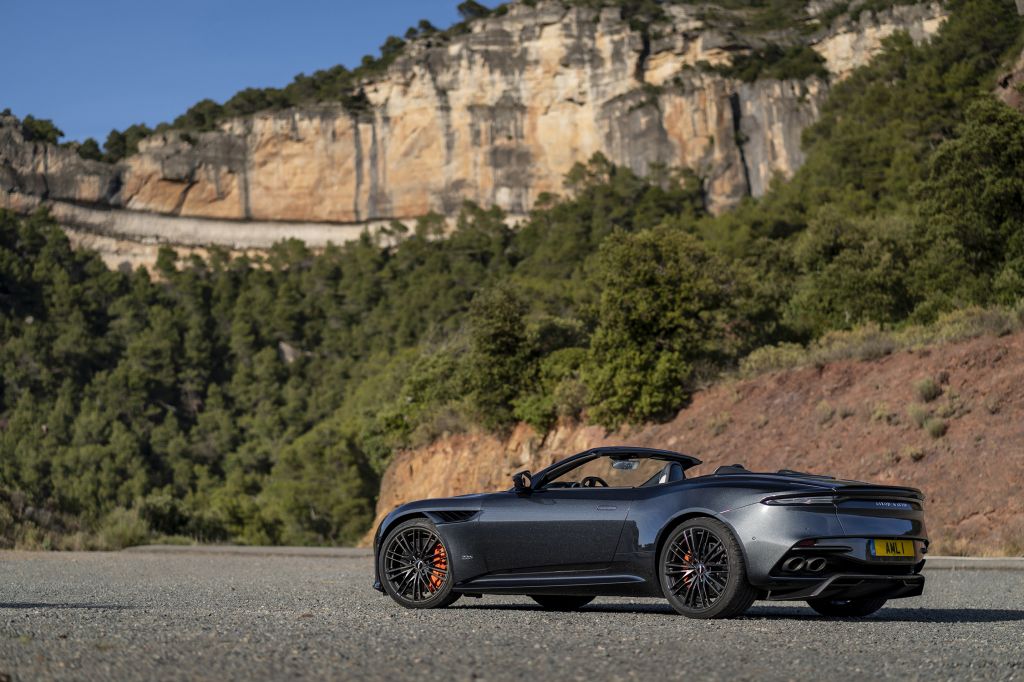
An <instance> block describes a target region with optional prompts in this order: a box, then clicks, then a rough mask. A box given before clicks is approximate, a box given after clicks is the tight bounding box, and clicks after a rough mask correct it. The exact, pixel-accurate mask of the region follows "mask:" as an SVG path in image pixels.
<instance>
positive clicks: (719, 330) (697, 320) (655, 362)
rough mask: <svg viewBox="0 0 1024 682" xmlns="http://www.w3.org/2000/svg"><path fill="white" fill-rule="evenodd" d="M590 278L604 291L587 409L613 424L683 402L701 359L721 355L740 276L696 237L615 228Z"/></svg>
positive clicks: (589, 366) (667, 409)
mask: <svg viewBox="0 0 1024 682" xmlns="http://www.w3.org/2000/svg"><path fill="white" fill-rule="evenodd" d="M592 282H593V284H594V286H596V287H599V288H600V291H601V295H600V300H599V303H598V312H597V328H596V329H595V330H594V334H593V336H592V337H591V341H590V343H591V346H590V355H589V357H588V359H587V365H586V370H585V374H584V377H585V379H586V382H587V385H588V386H589V389H590V401H591V403H590V404H591V408H590V413H589V416H590V417H591V418H592V419H593V420H595V421H597V422H598V423H600V424H604V425H605V426H608V427H615V426H618V425H619V424H621V423H622V422H624V421H629V422H640V421H644V420H648V419H659V418H663V417H665V416H667V415H669V414H670V413H671V412H673V411H674V410H677V409H679V408H680V407H681V406H682V405H683V403H684V402H685V401H686V399H687V397H688V396H689V392H690V390H691V385H690V379H691V377H692V375H693V371H694V368H695V366H696V364H697V363H698V362H700V361H707V360H712V359H715V358H721V357H722V356H723V355H724V354H725V353H724V350H725V349H726V348H727V346H728V343H727V337H728V335H729V329H730V325H731V323H732V322H733V314H732V311H731V308H732V305H731V301H732V299H733V297H734V295H735V293H736V291H735V290H736V288H737V287H738V285H739V283H738V282H737V281H736V279H735V276H734V274H733V272H732V271H731V268H730V267H729V265H728V264H727V263H726V262H724V261H723V260H722V259H720V258H718V257H716V256H715V255H714V254H712V253H710V252H708V251H707V249H705V248H704V247H703V246H702V245H701V244H700V242H699V241H698V240H697V239H696V238H695V237H693V236H691V235H688V234H686V233H684V232H679V231H677V230H671V229H668V228H655V229H652V230H644V231H642V232H638V233H636V234H633V235H615V236H613V237H612V238H610V239H608V240H607V241H606V242H605V243H604V244H603V245H602V248H601V251H600V253H599V256H598V259H597V263H596V267H595V268H594V272H593V277H592Z"/></svg>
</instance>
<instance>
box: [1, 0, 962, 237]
mask: <svg viewBox="0 0 1024 682" xmlns="http://www.w3.org/2000/svg"><path fill="white" fill-rule="evenodd" d="M667 7H668V11H669V12H670V13H671V20H670V22H669V23H668V24H666V25H655V26H652V27H651V28H650V29H649V30H644V31H640V30H635V29H634V28H631V27H630V24H629V23H628V22H627V21H625V20H624V19H623V18H622V17H621V16H620V12H619V10H618V9H604V10H594V9H588V8H580V7H572V8H570V7H566V6H564V5H563V4H562V3H561V2H560V1H559V0H541V1H540V2H538V3H537V4H536V6H534V7H530V6H527V5H525V4H521V3H514V4H512V5H511V6H510V8H509V11H508V12H507V13H506V14H505V15H503V16H499V17H491V18H488V19H484V20H480V21H476V22H474V23H473V24H472V25H471V30H470V32H468V33H466V34H463V35H460V36H455V37H453V38H451V39H450V40H445V41H440V40H433V41H432V40H431V39H419V40H416V41H413V42H412V43H410V44H409V45H408V46H407V47H406V49H405V51H404V52H403V54H402V55H401V56H400V57H399V58H398V59H397V60H396V61H395V62H394V63H393V64H392V65H391V66H390V67H389V69H388V70H387V72H386V74H384V75H383V76H381V77H379V78H378V79H377V80H375V81H373V82H367V83H364V85H363V87H364V91H365V95H366V99H367V100H368V102H369V104H368V105H367V106H366V107H364V108H363V109H361V110H359V111H348V110H346V109H345V108H343V107H342V106H340V105H322V106H316V107H306V108H299V109H287V110H279V111H270V112H265V113H261V114H257V115H254V116H251V117H247V118H243V119H235V120H231V121H227V122H225V123H224V124H223V125H222V126H221V128H220V129H219V130H216V131H214V132H209V133H203V134H200V135H195V136H191V137H190V136H187V135H181V134H179V133H178V132H169V133H165V134H158V135H155V136H153V137H151V138H149V139H148V140H145V141H144V142H143V143H142V144H141V146H140V151H139V153H138V154H136V155H134V156H132V157H130V158H129V159H127V160H126V161H125V162H123V163H121V164H119V165H117V166H109V165H105V164H101V163H96V162H85V161H82V160H80V159H78V157H77V156H76V155H75V154H74V153H73V152H71V151H69V150H64V149H59V148H55V147H52V146H48V145H43V144H39V143H30V142H25V141H24V140H23V139H21V138H20V133H19V132H18V131H17V130H15V129H14V127H13V126H12V125H3V124H2V122H0V125H2V127H0V202H2V203H3V204H5V205H8V206H12V207H15V208H18V209H25V208H26V207H30V206H32V205H34V204H36V203H38V202H39V201H48V202H51V203H61V202H65V203H69V204H76V205H78V206H83V205H87V206H89V207H91V208H93V209H99V212H98V213H88V212H83V211H81V210H79V211H72V210H70V209H69V210H67V211H65V213H66V214H67V217H66V219H67V220H68V221H71V222H72V223H73V224H74V225H75V226H76V227H78V228H79V229H84V230H93V231H96V232H102V233H104V234H106V235H111V236H117V237H127V238H133V237H136V238H139V239H157V240H163V241H168V242H172V243H179V244H187V245H198V244H204V243H220V244H226V245H229V246H234V247H240V248H248V247H254V246H260V245H269V243H271V242H272V241H274V240H275V239H278V238H280V237H281V236H282V235H285V236H298V237H300V238H304V239H306V240H307V241H309V242H311V243H312V244H314V245H316V244H321V243H323V242H326V241H327V240H333V241H343V240H345V239H347V238H349V236H348V234H349V233H348V232H346V231H345V230H343V229H341V228H339V227H337V226H343V225H358V226H361V225H365V224H368V223H372V222H373V221H387V220H391V219H401V220H408V219H413V218H415V217H417V216H420V215H423V214H425V213H427V212H429V211H436V212H439V213H442V214H445V215H448V216H451V215H452V214H454V213H455V212H456V211H457V210H458V208H459V206H460V205H461V203H462V201H463V200H467V199H468V200H471V201H474V202H477V203H479V204H482V205H485V206H490V205H497V206H500V207H502V208H503V209H505V210H506V211H508V212H509V213H510V214H511V215H513V216H516V215H522V214H525V213H526V212H527V211H528V210H529V209H530V207H531V206H532V205H533V203H534V201H535V199H536V198H537V197H538V195H539V194H541V193H542V192H559V191H560V190H561V189H562V179H563V176H564V175H565V173H566V172H567V171H568V170H569V169H570V168H571V167H572V165H573V164H574V163H576V162H578V161H586V160H587V159H588V158H590V157H591V156H592V155H593V154H594V153H597V152H601V153H603V154H604V155H605V156H606V157H608V158H609V159H610V160H611V161H613V162H615V163H617V164H620V165H625V166H628V167H629V168H631V169H633V170H634V171H636V172H638V173H641V174H646V173H647V172H648V171H649V170H650V169H651V168H652V167H653V166H654V165H655V164H664V165H667V166H685V167H687V168H690V169H693V170H694V171H695V172H696V173H697V175H698V176H699V177H700V178H702V179H703V182H704V189H705V193H706V196H707V201H708V206H709V208H710V209H711V210H713V211H721V210H724V209H726V208H729V207H730V206H733V205H734V204H736V203H737V202H738V201H739V200H740V199H742V198H743V197H744V196H747V195H751V194H752V195H754V196H757V195H760V194H762V193H763V192H764V191H765V190H766V188H767V186H768V184H769V182H770V181H771V179H772V177H773V176H774V175H775V174H782V175H784V176H785V175H789V174H791V173H792V172H793V171H794V170H795V169H796V168H797V167H799V165H800V164H801V163H802V161H803V156H802V154H801V151H800V135H801V132H802V131H803V129H804V128H805V127H806V126H807V125H808V124H810V123H811V122H813V121H814V120H815V118H816V117H817V115H818V111H819V107H820V104H821V102H822V101H823V99H824V97H825V96H826V95H827V91H828V82H827V81H825V80H823V79H820V78H817V77H814V78H810V79H807V80H802V81H801V80H787V81H778V80H758V81H754V82H752V83H743V82H739V81H737V80H735V79H731V78H726V77H724V76H722V75H721V74H720V73H718V72H717V71H716V70H715V69H714V66H715V65H723V64H728V63H729V62H730V60H731V59H732V56H733V55H735V54H739V53H743V52H746V51H749V50H750V49H751V48H753V47H757V46H759V45H763V44H764V43H766V42H769V38H770V36H764V35H761V36H749V35H744V34H742V33H741V32H737V31H736V30H734V29H733V28H730V27H729V26H728V25H723V24H721V23H715V24H712V23H710V20H708V19H706V18H705V16H710V14H713V13H710V14H709V13H708V12H706V11H705V9H706V8H701V7H698V6H696V5H694V6H688V5H687V6H684V5H669V6H667ZM825 9H827V3H826V4H822V6H821V7H819V8H817V9H815V6H814V5H809V9H808V12H809V13H810V14H809V15H808V17H804V18H802V19H800V18H796V19H795V22H798V21H809V20H811V19H812V17H811V14H813V13H814V12H822V11H825ZM943 17H944V14H943V10H942V8H941V6H940V5H938V4H937V3H936V4H918V5H899V6H896V7H894V8H892V9H890V10H885V11H883V12H879V13H877V14H876V13H872V12H864V13H862V14H861V15H860V17H859V18H858V19H857V20H856V21H855V20H853V19H851V18H849V17H846V16H844V17H840V18H838V19H836V20H834V21H833V22H832V23H831V25H830V26H825V27H820V28H818V29H816V30H815V31H814V32H812V33H810V34H807V35H801V34H799V33H798V32H797V31H795V30H794V31H792V32H790V33H789V34H784V35H783V34H780V35H778V36H774V37H772V39H775V38H777V39H779V40H783V41H788V42H790V43H792V42H793V41H803V42H804V43H806V44H809V45H810V46H811V47H813V49H815V50H817V51H818V52H819V53H820V54H821V56H822V57H823V58H824V59H825V63H826V66H827V68H828V70H829V71H830V73H831V74H832V77H833V78H832V79H833V80H835V79H838V78H842V77H843V76H844V75H845V74H847V73H848V72H849V71H850V70H851V69H853V68H855V67H856V66H859V65H861V64H864V63H866V62H867V61H868V60H869V59H870V58H871V56H872V55H873V54H875V53H876V52H877V51H878V50H879V49H880V46H881V40H882V38H884V37H885V36H887V35H890V34H892V33H894V32H896V31H904V30H905V31H908V32H910V34H911V35H912V36H913V37H915V38H917V39H924V38H926V37H927V36H929V35H930V34H932V33H934V32H935V31H936V30H937V28H938V26H939V25H940V23H941V21H942V19H943ZM12 120H13V119H9V120H8V122H10V121H12ZM132 214H135V215H136V216H153V215H158V216H167V217H169V219H168V220H165V221H163V222H153V223H152V224H149V225H148V227H143V228H142V231H141V232H140V231H139V230H140V228H139V225H140V224H141V223H145V222H146V221H145V220H141V221H140V220H137V219H135V220H133V219H131V215H132ZM182 219H188V220H190V221H192V222H189V223H185V225H186V227H184V228H182V229H177V228H176V227H175V226H176V224H177V222H176V221H177V220H182ZM238 221H252V223H251V224H250V223H249V222H244V223H241V224H239V223H238ZM269 223H280V224H282V225H283V227H281V228H280V229H268V227H267V226H268V224H269ZM336 228H337V229H336ZM356 232H358V230H356ZM225 235H229V236H227V237H226V236H225Z"/></svg>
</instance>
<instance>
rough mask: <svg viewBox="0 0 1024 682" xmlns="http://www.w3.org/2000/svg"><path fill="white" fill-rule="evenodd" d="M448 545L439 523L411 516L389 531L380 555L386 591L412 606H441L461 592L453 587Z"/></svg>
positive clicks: (454, 598) (380, 571)
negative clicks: (435, 523) (438, 530)
mask: <svg viewBox="0 0 1024 682" xmlns="http://www.w3.org/2000/svg"><path fill="white" fill-rule="evenodd" d="M448 556H449V555H448V547H447V546H446V545H445V544H444V540H442V539H441V535H440V534H439V533H438V532H437V527H436V526H434V524H433V523H431V522H430V521H428V520H426V519H412V520H409V521H405V522H404V523H401V524H399V525H398V527H397V528H395V529H394V530H392V531H391V532H390V533H388V535H387V537H386V538H384V542H383V543H382V544H381V548H380V554H379V555H378V557H377V570H378V571H379V574H380V581H381V584H382V585H383V586H384V591H385V592H387V593H388V595H389V596H390V597H391V598H392V599H394V600H395V601H396V602H398V603H399V604H401V605H402V606H404V607H406V608H409V609H438V608H443V607H445V606H449V605H451V604H454V603H455V601H456V600H458V598H459V597H460V596H461V595H460V594H459V593H458V592H454V591H452V582H453V581H452V571H451V564H450V562H449V560H448Z"/></svg>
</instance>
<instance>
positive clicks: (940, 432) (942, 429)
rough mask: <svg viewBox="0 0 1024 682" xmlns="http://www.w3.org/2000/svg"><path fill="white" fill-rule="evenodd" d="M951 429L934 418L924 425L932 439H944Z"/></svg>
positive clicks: (943, 422)
mask: <svg viewBox="0 0 1024 682" xmlns="http://www.w3.org/2000/svg"><path fill="white" fill-rule="evenodd" d="M948 429H949V425H948V424H946V422H945V421H943V420H941V419H936V418H935V417H932V418H931V419H929V420H928V421H926V422H925V423H924V430H925V431H927V432H928V435H929V436H931V437H932V438H942V437H943V436H945V435H946V431H947V430H948Z"/></svg>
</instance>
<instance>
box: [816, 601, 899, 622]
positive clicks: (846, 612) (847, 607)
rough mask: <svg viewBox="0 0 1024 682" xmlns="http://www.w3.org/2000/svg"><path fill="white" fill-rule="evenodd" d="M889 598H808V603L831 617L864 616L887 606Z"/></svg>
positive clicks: (822, 613)
mask: <svg viewBox="0 0 1024 682" xmlns="http://www.w3.org/2000/svg"><path fill="white" fill-rule="evenodd" d="M886 601H888V600H887V599H882V598H878V597H862V598H860V599H808V600H807V605H808V606H810V607H811V608H812V609H814V610H815V611H817V612H818V613H820V614H821V615H823V616H828V617H830V618H863V617H864V616H870V615H871V614H872V613H874V612H875V611H877V610H878V609H880V608H882V607H883V606H885V602H886Z"/></svg>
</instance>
